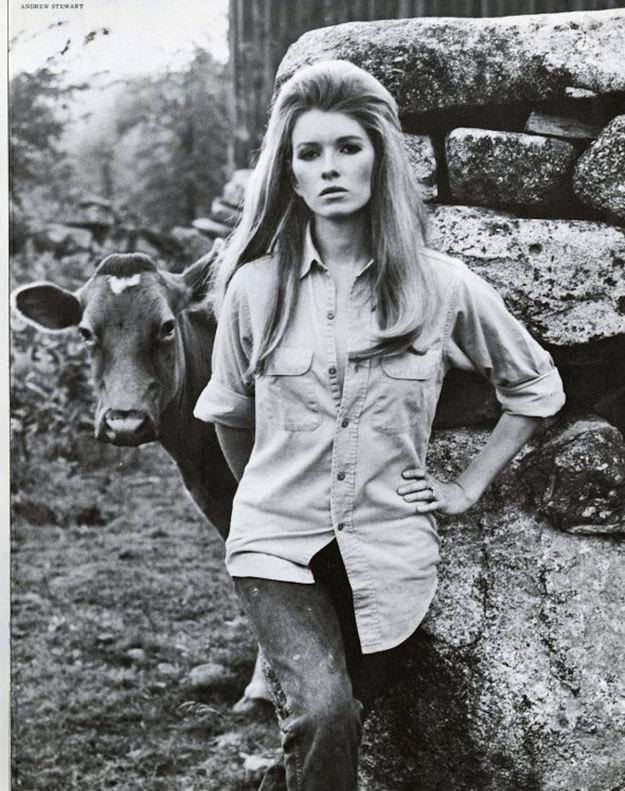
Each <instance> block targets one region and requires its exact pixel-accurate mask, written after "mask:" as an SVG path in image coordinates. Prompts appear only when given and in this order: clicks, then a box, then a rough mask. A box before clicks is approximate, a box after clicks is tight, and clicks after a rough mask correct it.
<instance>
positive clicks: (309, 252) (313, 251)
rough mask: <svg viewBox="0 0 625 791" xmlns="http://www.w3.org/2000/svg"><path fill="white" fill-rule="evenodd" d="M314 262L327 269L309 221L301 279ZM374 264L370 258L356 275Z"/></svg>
mask: <svg viewBox="0 0 625 791" xmlns="http://www.w3.org/2000/svg"><path fill="white" fill-rule="evenodd" d="M313 264H317V265H318V266H320V267H321V268H322V269H326V270H327V267H326V265H325V264H324V263H323V261H322V260H321V256H320V255H319V252H318V250H317V248H316V247H315V243H314V242H313V238H312V230H311V227H310V223H308V225H307V226H306V233H305V235H304V249H303V251H302V262H301V264H300V270H299V278H300V280H302V278H304V277H306V275H307V274H308V273H309V272H310V269H311V267H312V265H313ZM372 265H373V258H370V259H369V261H367V263H366V264H365V265H364V266H363V267H362V269H360V270H359V272H358V274H357V275H356V277H360V275H362V273H363V272H364V271H365V270H367V269H369V267H370V266H372Z"/></svg>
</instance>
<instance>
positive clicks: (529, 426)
mask: <svg viewBox="0 0 625 791" xmlns="http://www.w3.org/2000/svg"><path fill="white" fill-rule="evenodd" d="M543 422H544V421H543V418H537V417H526V416H524V415H508V414H506V413H504V414H503V415H502V416H501V417H500V418H499V421H498V422H497V425H496V426H495V428H494V429H493V431H492V433H491V435H490V437H489V438H488V440H487V442H486V444H485V445H484V447H483V448H482V450H481V451H480V452H479V453H478V454H477V456H476V457H475V458H474V459H473V460H472V461H471V463H470V464H469V466H468V467H467V468H466V470H464V472H462V473H461V474H460V475H459V476H458V478H457V479H456V481H457V483H459V484H460V486H461V487H462V488H463V489H464V491H465V494H466V495H467V497H468V498H469V500H471V501H472V502H477V501H478V500H479V499H480V497H481V496H482V494H483V492H484V490H485V489H486V488H487V487H488V485H489V484H490V483H491V481H492V480H493V479H494V478H495V477H496V476H497V475H498V474H499V473H500V472H501V471H502V470H503V468H504V467H505V466H506V464H508V462H509V461H510V460H511V459H512V458H514V456H516V454H517V453H518V452H519V451H520V450H521V448H522V447H523V446H524V445H525V443H526V442H527V441H528V440H529V439H530V437H531V436H532V434H533V433H534V432H535V431H536V429H537V428H538V427H539V426H540V425H541V424H542V423H543Z"/></svg>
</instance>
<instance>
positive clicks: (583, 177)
mask: <svg viewBox="0 0 625 791" xmlns="http://www.w3.org/2000/svg"><path fill="white" fill-rule="evenodd" d="M573 188H574V190H575V193H576V195H577V196H578V198H579V199H580V200H581V201H582V202H583V203H585V204H587V205H588V206H591V207H592V208H593V209H596V210H597V211H599V212H601V213H602V214H603V215H604V216H605V217H606V218H607V219H611V220H614V221H616V222H619V223H623V224H625V115H619V116H618V117H617V118H615V119H614V120H613V121H612V122H611V123H609V124H608V125H607V126H606V128H605V129H604V130H603V132H602V133H601V135H600V136H599V137H598V138H597V140H596V141H595V142H594V143H593V144H592V145H591V146H590V148H588V149H587V150H586V151H585V152H584V153H583V154H582V155H581V157H580V158H579V160H578V162H577V165H576V167H575V175H574V177H573Z"/></svg>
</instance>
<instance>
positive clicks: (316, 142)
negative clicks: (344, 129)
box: [295, 133, 363, 149]
mask: <svg viewBox="0 0 625 791" xmlns="http://www.w3.org/2000/svg"><path fill="white" fill-rule="evenodd" d="M351 140H359V141H361V142H362V140H363V137H362V135H359V134H356V133H354V134H353V135H343V136H342V137H337V138H336V140H335V141H334V142H335V143H337V144H339V145H340V144H341V143H348V142H349V141H351ZM320 145H321V142H320V141H319V140H302V142H301V143H296V144H295V148H296V149H298V148H301V147H302V146H320Z"/></svg>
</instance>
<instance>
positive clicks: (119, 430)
mask: <svg viewBox="0 0 625 791" xmlns="http://www.w3.org/2000/svg"><path fill="white" fill-rule="evenodd" d="M96 437H97V438H98V439H99V440H100V441H102V442H110V443H111V444H112V445H127V446H128V445H132V446H134V445H143V443H144V442H152V441H153V440H155V439H156V437H157V431H156V426H155V425H154V421H153V420H152V418H151V417H150V416H149V415H148V414H147V413H146V412H141V411H140V410H138V409H127V410H122V409H107V410H106V412H105V413H104V414H103V415H102V419H101V420H100V424H99V426H98V428H97V431H96Z"/></svg>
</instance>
